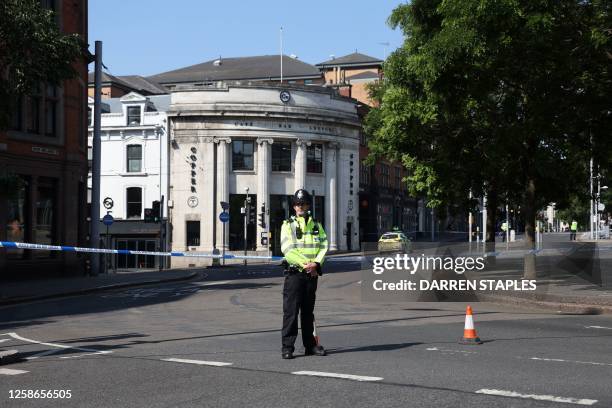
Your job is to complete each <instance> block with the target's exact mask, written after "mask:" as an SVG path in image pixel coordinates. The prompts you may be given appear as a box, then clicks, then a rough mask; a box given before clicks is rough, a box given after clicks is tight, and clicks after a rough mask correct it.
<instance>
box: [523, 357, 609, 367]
mask: <svg viewBox="0 0 612 408" xmlns="http://www.w3.org/2000/svg"><path fill="white" fill-rule="evenodd" d="M530 360H539V361H555V362H558V363H574V364H590V365H600V366H612V363H598V362H596V361H576V360H562V359H560V358H540V357H531V358H530Z"/></svg>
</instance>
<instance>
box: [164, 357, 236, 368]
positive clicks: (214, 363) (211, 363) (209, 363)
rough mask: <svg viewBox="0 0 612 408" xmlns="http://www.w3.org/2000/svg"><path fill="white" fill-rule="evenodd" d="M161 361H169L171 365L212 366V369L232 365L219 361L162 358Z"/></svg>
mask: <svg viewBox="0 0 612 408" xmlns="http://www.w3.org/2000/svg"><path fill="white" fill-rule="evenodd" d="M162 361H171V362H173V363H187V364H198V365H207V366H214V367H225V366H231V365H232V363H223V362H221V361H203V360H185V359H182V358H162Z"/></svg>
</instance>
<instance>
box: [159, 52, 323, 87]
mask: <svg viewBox="0 0 612 408" xmlns="http://www.w3.org/2000/svg"><path fill="white" fill-rule="evenodd" d="M298 78H304V79H316V78H321V73H320V72H319V70H318V69H317V67H315V66H314V65H310V64H307V63H305V62H302V61H300V60H299V59H297V58H292V57H289V56H287V55H283V79H287V80H291V79H298ZM147 79H149V80H152V81H155V82H157V83H160V84H174V83H181V82H206V81H240V80H254V81H257V80H270V79H273V80H278V79H280V55H263V56H255V57H239V58H217V59H214V60H210V61H206V62H203V63H201V64H196V65H191V66H189V67H185V68H179V69H176V70H173V71H168V72H163V73H160V74H157V75H153V76H150V77H148V78H147Z"/></svg>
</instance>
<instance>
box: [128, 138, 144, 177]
mask: <svg viewBox="0 0 612 408" xmlns="http://www.w3.org/2000/svg"><path fill="white" fill-rule="evenodd" d="M127 171H128V173H140V172H141V171H142V146H141V145H128V147H127Z"/></svg>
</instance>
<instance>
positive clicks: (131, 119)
mask: <svg viewBox="0 0 612 408" xmlns="http://www.w3.org/2000/svg"><path fill="white" fill-rule="evenodd" d="M127 123H128V126H138V125H140V106H128V107H127Z"/></svg>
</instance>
